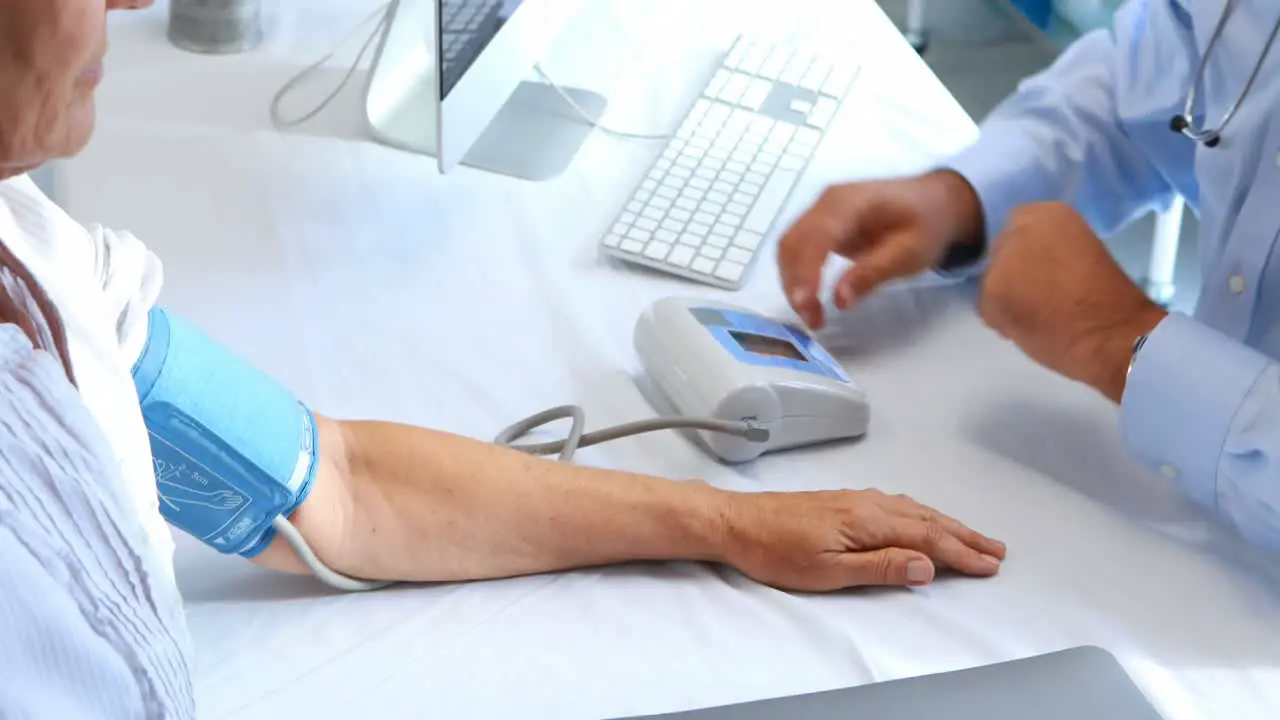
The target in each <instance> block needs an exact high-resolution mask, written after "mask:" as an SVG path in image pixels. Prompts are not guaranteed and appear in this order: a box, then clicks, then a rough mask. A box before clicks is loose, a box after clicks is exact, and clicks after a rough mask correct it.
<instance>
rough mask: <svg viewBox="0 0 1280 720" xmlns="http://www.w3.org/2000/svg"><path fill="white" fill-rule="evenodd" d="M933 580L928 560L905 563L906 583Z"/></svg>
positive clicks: (931, 566)
mask: <svg viewBox="0 0 1280 720" xmlns="http://www.w3.org/2000/svg"><path fill="white" fill-rule="evenodd" d="M932 579H933V563H931V562H929V561H928V560H912V561H911V562H909V563H907V581H908V582H929V581H930V580H932Z"/></svg>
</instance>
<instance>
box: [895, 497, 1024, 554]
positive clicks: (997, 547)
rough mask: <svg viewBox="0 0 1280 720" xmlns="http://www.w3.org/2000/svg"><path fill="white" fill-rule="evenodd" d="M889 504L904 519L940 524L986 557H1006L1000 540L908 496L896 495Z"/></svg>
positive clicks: (1003, 545) (1004, 548)
mask: <svg viewBox="0 0 1280 720" xmlns="http://www.w3.org/2000/svg"><path fill="white" fill-rule="evenodd" d="M888 502H889V506H890V508H891V509H892V510H893V511H894V512H895V513H896V514H898V515H900V516H902V517H908V518H914V519H916V520H920V521H922V522H926V523H938V524H939V525H941V526H942V528H943V529H944V530H946V531H947V532H948V533H950V534H951V535H953V536H955V537H956V539H958V540H960V541H961V542H963V543H964V544H965V545H968V546H969V547H971V548H973V549H974V550H977V551H978V552H981V553H983V554H985V555H990V556H992V557H994V558H996V559H998V560H1003V559H1004V557H1005V553H1006V551H1007V549H1006V547H1005V544H1004V543H1002V542H1000V541H999V540H995V539H992V538H989V537H987V536H986V535H983V534H982V533H980V532H978V531H977V530H974V529H973V528H970V527H969V526H967V525H965V524H964V523H962V522H960V521H959V520H956V519H955V518H953V517H951V516H949V515H944V514H943V513H940V512H938V511H937V510H935V509H933V508H931V507H929V506H928V505H924V504H922V503H919V502H916V501H915V500H913V499H912V498H911V497H909V496H907V495H895V496H893V497H891V498H889V501H888Z"/></svg>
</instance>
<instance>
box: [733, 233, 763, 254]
mask: <svg viewBox="0 0 1280 720" xmlns="http://www.w3.org/2000/svg"><path fill="white" fill-rule="evenodd" d="M762 238H763V236H762V235H760V234H759V233H753V232H751V231H750V230H739V231H738V234H737V235H735V236H734V237H733V244H734V245H737V246H738V247H740V248H742V249H743V250H746V251H748V252H752V251H754V250H755V249H756V248H758V247H760V240H761V239H762Z"/></svg>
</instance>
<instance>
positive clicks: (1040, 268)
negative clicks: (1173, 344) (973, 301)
mask: <svg viewBox="0 0 1280 720" xmlns="http://www.w3.org/2000/svg"><path fill="white" fill-rule="evenodd" d="M991 246H992V247H991V250H990V256H989V258H988V267H987V272H986V275H985V277H984V278H983V283H982V292H981V295H980V300H979V305H978V309H979V312H980V313H981V314H982V319H983V321H984V322H986V323H987V325H989V326H990V327H991V328H992V329H994V330H995V331H996V332H998V333H1000V334H1001V335H1003V336H1004V337H1006V338H1008V339H1009V340H1012V341H1013V342H1014V343H1016V344H1017V345H1018V347H1019V348H1021V349H1022V351H1023V352H1025V353H1026V354H1027V355H1028V356H1029V357H1030V358H1031V359H1033V360H1035V361H1036V362H1038V363H1040V364H1041V365H1044V366H1045V367H1048V368H1049V369H1050V370H1054V371H1056V372H1058V373H1060V374H1062V375H1065V376H1066V377H1069V378H1071V379H1073V380H1077V381H1079V382H1083V383H1085V384H1088V385H1091V386H1093V387H1094V388H1096V389H1097V390H1098V391H1099V392H1101V393H1102V394H1104V395H1106V396H1107V397H1109V398H1111V399H1112V400H1113V401H1115V402H1117V403H1118V402H1120V399H1121V396H1122V395H1123V394H1124V382H1125V375H1126V374H1127V372H1128V368H1129V360H1130V358H1131V357H1132V355H1133V344H1134V341H1135V340H1137V339H1138V338H1139V337H1140V336H1142V335H1145V334H1147V333H1149V332H1151V331H1152V330H1153V329H1154V328H1155V327H1156V325H1158V324H1160V321H1161V320H1163V319H1164V317H1165V315H1166V314H1167V313H1166V312H1165V311H1164V310H1163V309H1161V308H1160V307H1159V306H1158V305H1156V304H1155V303H1154V302H1152V301H1151V300H1150V299H1149V298H1148V297H1147V295H1146V293H1144V292H1143V291H1142V289H1141V288H1139V287H1138V286H1137V285H1135V284H1134V283H1133V281H1132V280H1130V279H1129V277H1128V276H1127V275H1125V273H1124V271H1123V270H1122V269H1121V268H1120V266H1119V265H1118V264H1117V263H1116V261H1115V259H1114V258H1113V257H1112V256H1111V253H1110V252H1109V251H1108V250H1107V248H1106V246H1104V245H1103V244H1102V241H1101V240H1099V239H1098V237H1097V235H1095V234H1094V233H1093V231H1092V230H1091V229H1090V228H1089V226H1088V224H1087V223H1086V222H1085V220H1084V218H1082V217H1080V215H1079V214H1077V213H1076V211H1075V210H1074V209H1072V208H1071V207H1070V206H1069V205H1065V204H1063V203H1036V204H1031V205H1024V206H1022V207H1020V208H1018V209H1017V210H1015V211H1014V212H1013V213H1011V214H1010V216H1009V220H1008V223H1007V224H1006V226H1005V229H1004V231H1003V232H1002V233H1001V234H1000V236H999V237H997V238H996V239H995V241H994V242H993V243H992V244H991Z"/></svg>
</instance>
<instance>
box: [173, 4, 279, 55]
mask: <svg viewBox="0 0 1280 720" xmlns="http://www.w3.org/2000/svg"><path fill="white" fill-rule="evenodd" d="M264 34H265V33H264V30H263V12H262V0H170V3H169V42H171V43H173V44H174V45H176V46H177V47H180V48H182V49H183V50H190V51H192V52H198V53H206V54H216V55H225V54H231V53H240V52H246V51H249V50H253V49H254V48H256V47H258V45H260V44H261V43H262V39H263V36H264Z"/></svg>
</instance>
